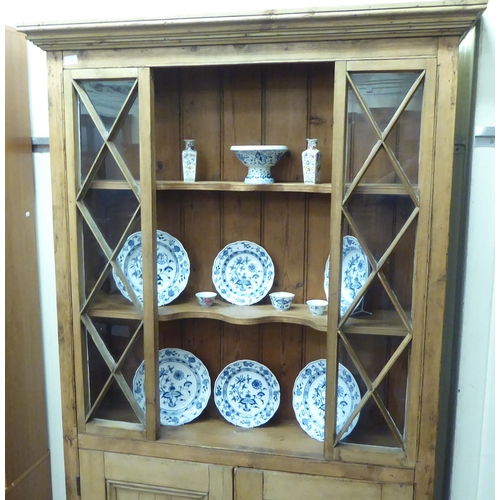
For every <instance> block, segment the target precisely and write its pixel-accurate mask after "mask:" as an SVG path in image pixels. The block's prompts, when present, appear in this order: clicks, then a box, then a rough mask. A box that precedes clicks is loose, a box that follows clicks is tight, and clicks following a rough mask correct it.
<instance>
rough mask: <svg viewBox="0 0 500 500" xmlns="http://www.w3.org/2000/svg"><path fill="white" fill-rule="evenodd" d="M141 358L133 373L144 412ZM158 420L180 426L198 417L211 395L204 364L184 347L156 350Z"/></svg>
mask: <svg viewBox="0 0 500 500" xmlns="http://www.w3.org/2000/svg"><path fill="white" fill-rule="evenodd" d="M144 369H145V366H144V361H143V362H142V363H141V364H140V366H139V368H138V369H137V371H136V372H135V376H134V381H133V389H134V397H135V399H136V401H137V403H138V404H139V406H140V407H141V408H142V410H143V411H146V396H145V394H144ZM159 381H160V393H159V394H160V422H161V425H183V424H186V423H188V422H191V421H192V420H194V419H195V418H196V417H198V416H199V415H200V414H201V412H202V411H203V410H204V409H205V407H206V406H207V403H208V399H209V398H210V393H211V381H210V375H209V374H208V370H207V369H206V367H205V365H204V364H203V363H202V362H201V361H200V360H199V359H198V358H197V357H196V356H195V355H194V354H192V353H190V352H188V351H184V350H183V349H162V350H161V351H160V352H159Z"/></svg>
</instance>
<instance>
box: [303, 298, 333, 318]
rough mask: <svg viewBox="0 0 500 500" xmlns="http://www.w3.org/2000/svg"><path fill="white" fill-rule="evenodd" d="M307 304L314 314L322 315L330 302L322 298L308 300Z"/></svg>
mask: <svg viewBox="0 0 500 500" xmlns="http://www.w3.org/2000/svg"><path fill="white" fill-rule="evenodd" d="M306 304H307V305H308V306H309V311H311V314H312V315H313V316H322V315H323V313H324V312H325V309H326V307H327V306H328V302H327V301H326V300H322V299H312V300H308V301H307V302H306Z"/></svg>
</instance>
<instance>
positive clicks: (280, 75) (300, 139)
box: [263, 64, 309, 182]
mask: <svg viewBox="0 0 500 500" xmlns="http://www.w3.org/2000/svg"><path fill="white" fill-rule="evenodd" d="M307 81H308V75H307V65H305V64H293V65H292V64H279V65H276V66H268V67H267V68H266V88H265V89H264V103H263V105H264V108H265V116H264V130H263V135H264V141H265V142H263V144H283V145H285V146H288V148H289V152H288V153H287V154H285V155H284V156H283V158H281V160H280V161H279V162H278V163H277V164H276V166H274V167H273V168H272V170H271V174H272V176H273V177H274V180H275V181H276V182H301V181H302V180H303V174H302V156H301V155H302V151H303V150H304V149H305V143H306V141H305V140H306V138H307V130H308V128H307V122H308V112H309V105H308V86H307Z"/></svg>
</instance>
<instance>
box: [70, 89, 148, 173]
mask: <svg viewBox="0 0 500 500" xmlns="http://www.w3.org/2000/svg"><path fill="white" fill-rule="evenodd" d="M134 82H135V81H134V80H123V81H121V80H110V81H96V80H87V81H80V82H79V85H80V87H81V88H82V89H83V91H84V92H85V93H86V96H87V97H88V98H89V100H90V103H89V102H88V101H86V99H84V98H83V97H79V130H80V134H79V139H80V157H81V166H80V168H81V178H82V180H84V179H85V178H86V177H87V175H88V174H89V172H90V169H91V167H92V165H94V164H97V165H98V166H97V168H98V169H99V172H98V174H97V175H95V177H94V178H95V179H99V180H124V174H123V173H122V170H123V171H130V172H131V175H132V176H133V177H134V178H136V179H139V106H138V98H137V95H136V94H135V93H132V94H130V91H131V89H132V87H133V85H134ZM96 115H97V116H96ZM113 127H114V132H113V134H112V135H108V134H109V132H110V131H111V129H112V128H113ZM103 130H104V131H103Z"/></svg>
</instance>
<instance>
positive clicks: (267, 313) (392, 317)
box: [89, 293, 408, 337]
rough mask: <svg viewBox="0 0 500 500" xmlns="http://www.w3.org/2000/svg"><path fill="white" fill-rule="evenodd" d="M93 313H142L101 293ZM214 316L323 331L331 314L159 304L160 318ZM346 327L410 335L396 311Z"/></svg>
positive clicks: (298, 307)
mask: <svg viewBox="0 0 500 500" xmlns="http://www.w3.org/2000/svg"><path fill="white" fill-rule="evenodd" d="M89 315H90V316H92V317H96V318H110V319H112V318H115V319H135V320H140V319H141V317H142V315H141V313H140V312H138V311H137V310H136V309H135V307H134V306H133V304H132V303H131V302H129V301H128V300H126V299H125V298H124V297H123V296H121V295H118V294H114V295H108V294H104V293H101V294H99V295H98V296H97V298H96V299H95V301H94V302H93V304H92V306H91V308H90V310H89ZM193 318H195V319H213V320H218V321H224V322H226V323H232V324H235V325H259V324H262V323H291V324H295V325H304V326H308V327H310V328H312V329H314V330H317V331H320V332H326V331H327V318H328V316H327V314H326V313H325V314H324V315H323V316H312V315H311V313H310V312H309V308H308V307H307V305H305V304H293V305H292V307H291V308H290V309H289V310H288V311H284V312H279V311H276V310H275V309H274V308H273V306H271V305H270V304H265V305H252V306H235V305H233V304H229V303H227V302H224V301H223V300H221V299H220V298H218V299H216V300H215V303H214V305H213V306H212V307H200V306H199V305H198V301H197V300H196V299H185V300H182V299H179V300H178V301H176V302H175V303H173V304H169V305H166V306H160V307H158V319H159V320H160V321H173V320H179V319H193ZM343 331H344V332H345V333H348V334H361V335H391V336H400V337H404V336H406V335H407V333H408V332H407V330H406V329H405V327H404V325H403V323H402V321H401V318H400V317H399V315H398V314H397V313H396V312H395V311H376V312H374V313H373V314H360V315H356V316H354V317H352V318H349V320H348V321H347V322H346V324H345V325H344V327H343Z"/></svg>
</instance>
